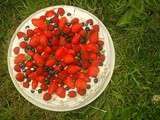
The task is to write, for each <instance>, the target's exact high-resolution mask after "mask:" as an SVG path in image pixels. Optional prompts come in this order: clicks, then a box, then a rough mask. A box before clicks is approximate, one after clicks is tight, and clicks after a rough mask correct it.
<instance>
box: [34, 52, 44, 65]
mask: <svg viewBox="0 0 160 120" xmlns="http://www.w3.org/2000/svg"><path fill="white" fill-rule="evenodd" d="M33 59H34V60H35V63H36V64H37V65H38V66H43V65H44V59H43V57H42V56H40V55H39V54H35V55H34V56H33Z"/></svg>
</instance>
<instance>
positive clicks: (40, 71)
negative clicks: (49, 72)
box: [36, 67, 44, 75]
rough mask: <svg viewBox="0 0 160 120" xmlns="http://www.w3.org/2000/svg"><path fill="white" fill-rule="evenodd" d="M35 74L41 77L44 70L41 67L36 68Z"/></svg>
mask: <svg viewBox="0 0 160 120" xmlns="http://www.w3.org/2000/svg"><path fill="white" fill-rule="evenodd" d="M36 73H37V74H38V75H42V74H43V73H44V68H43V67H38V68H37V69H36Z"/></svg>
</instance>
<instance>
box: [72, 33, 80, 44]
mask: <svg viewBox="0 0 160 120" xmlns="http://www.w3.org/2000/svg"><path fill="white" fill-rule="evenodd" d="M80 37H81V36H80V34H75V35H74V36H73V38H72V43H73V44H79V41H80Z"/></svg>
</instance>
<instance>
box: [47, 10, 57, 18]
mask: <svg viewBox="0 0 160 120" xmlns="http://www.w3.org/2000/svg"><path fill="white" fill-rule="evenodd" d="M54 15H55V12H54V10H49V11H47V12H46V14H45V16H46V17H52V16H54Z"/></svg>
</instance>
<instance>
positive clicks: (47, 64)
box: [45, 58, 56, 67]
mask: <svg viewBox="0 0 160 120" xmlns="http://www.w3.org/2000/svg"><path fill="white" fill-rule="evenodd" d="M55 63H56V61H55V59H53V58H52V59H51V58H50V59H48V60H47V61H46V64H45V65H46V66H48V67H51V66H53V65H54V64H55Z"/></svg>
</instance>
